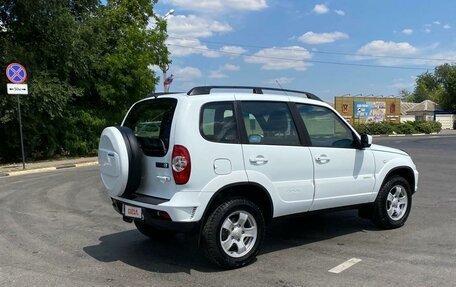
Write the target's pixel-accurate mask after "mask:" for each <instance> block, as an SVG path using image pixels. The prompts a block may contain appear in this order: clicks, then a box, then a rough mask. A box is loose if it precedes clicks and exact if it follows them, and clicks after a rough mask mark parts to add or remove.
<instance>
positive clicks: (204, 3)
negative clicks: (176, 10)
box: [164, 0, 268, 12]
mask: <svg viewBox="0 0 456 287" xmlns="http://www.w3.org/2000/svg"><path fill="white" fill-rule="evenodd" d="M164 2H165V3H168V4H171V5H173V6H177V7H180V8H182V9H189V10H196V11H216V12H223V11H226V10H244V11H257V10H261V9H264V8H267V7H268V5H267V3H266V0H166V1H164Z"/></svg>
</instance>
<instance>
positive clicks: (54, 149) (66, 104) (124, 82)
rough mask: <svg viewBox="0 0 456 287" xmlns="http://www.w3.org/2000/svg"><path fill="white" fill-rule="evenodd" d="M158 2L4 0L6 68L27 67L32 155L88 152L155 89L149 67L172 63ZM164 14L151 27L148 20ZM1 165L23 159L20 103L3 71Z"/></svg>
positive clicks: (1, 37) (2, 56) (0, 59)
mask: <svg viewBox="0 0 456 287" xmlns="http://www.w3.org/2000/svg"><path fill="white" fill-rule="evenodd" d="M155 3H156V1H152V2H151V1H150V0H111V1H108V2H107V3H106V4H105V5H103V4H101V3H100V1H98V0H0V24H1V27H0V28H1V29H0V46H1V47H2V48H1V50H0V70H1V73H4V69H5V67H6V66H7V64H8V63H10V62H13V61H17V62H20V63H22V64H25V66H26V68H27V70H28V73H29V76H30V79H29V81H28V84H29V91H30V95H28V96H24V97H22V99H21V102H22V104H23V106H22V107H23V113H22V114H23V122H24V136H25V146H26V152H27V156H28V157H29V158H30V157H33V158H42V157H51V156H59V155H69V156H76V155H87V154H92V153H94V152H95V151H96V148H97V143H98V136H99V134H100V132H101V130H102V128H103V127H105V126H107V125H112V124H118V123H120V121H121V119H122V115H123V114H124V113H125V111H126V110H127V109H128V107H129V106H130V105H131V104H132V103H133V102H134V101H136V100H138V99H140V98H142V97H144V96H146V95H147V94H148V93H150V92H151V91H153V90H154V87H155V85H156V84H157V77H156V76H155V75H154V73H153V72H152V71H151V70H150V69H149V68H148V67H149V66H150V65H157V64H158V63H162V62H169V60H168V50H167V48H166V45H165V44H164V41H165V40H166V36H167V35H166V23H165V21H159V19H158V17H156V15H155V14H154V13H153V7H154V4H155ZM154 18H155V19H157V25H155V26H154V28H148V24H149V19H154ZM0 85H1V88H0V93H1V94H0V138H2V139H6V140H3V141H2V142H1V143H0V162H2V161H11V160H16V159H18V158H19V152H20V149H19V146H20V145H19V136H18V127H17V119H16V115H17V108H16V106H17V103H16V98H15V97H14V96H10V95H6V80H5V77H4V76H3V75H0Z"/></svg>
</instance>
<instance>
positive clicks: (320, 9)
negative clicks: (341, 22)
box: [312, 4, 329, 14]
mask: <svg viewBox="0 0 456 287" xmlns="http://www.w3.org/2000/svg"><path fill="white" fill-rule="evenodd" d="M312 11H313V12H314V13H316V14H326V13H328V12H329V8H328V7H327V6H326V5H325V4H317V5H315V6H314V8H313V10H312Z"/></svg>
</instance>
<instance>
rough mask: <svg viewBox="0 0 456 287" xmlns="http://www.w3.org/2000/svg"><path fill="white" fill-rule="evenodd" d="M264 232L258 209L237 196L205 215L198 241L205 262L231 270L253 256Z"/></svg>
mask: <svg viewBox="0 0 456 287" xmlns="http://www.w3.org/2000/svg"><path fill="white" fill-rule="evenodd" d="M230 229H231V230H230ZM264 235H265V221H264V217H263V214H262V212H261V209H260V208H259V207H258V206H257V205H256V204H255V203H253V202H251V201H249V200H246V199H241V198H239V199H231V200H229V201H227V202H224V203H222V204H221V205H219V206H218V207H217V208H216V209H215V210H214V211H213V212H212V213H211V214H210V215H209V217H208V219H207V221H206V222H205V224H204V227H203V232H202V239H203V241H202V242H203V247H204V252H205V255H206V257H207V259H208V260H209V261H211V262H212V263H214V264H216V265H218V266H220V267H222V268H226V269H233V268H239V267H242V266H245V265H247V264H249V263H251V262H252V261H253V260H254V259H255V257H256V255H257V254H258V251H259V250H260V246H261V244H262V243H263V240H264ZM222 242H223V243H225V244H223V245H222ZM244 248H245V249H244Z"/></svg>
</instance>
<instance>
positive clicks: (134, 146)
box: [98, 127, 143, 197]
mask: <svg viewBox="0 0 456 287" xmlns="http://www.w3.org/2000/svg"><path fill="white" fill-rule="evenodd" d="M142 158H143V152H142V149H141V147H140V145H139V143H138V140H137V139H136V136H135V134H134V133H133V131H132V130H131V129H129V128H127V127H107V128H105V129H104V130H103V132H102V133H101V136H100V143H99V145H98V162H99V166H100V176H101V180H102V182H103V185H104V186H105V188H106V190H107V191H108V193H109V195H110V196H111V197H116V196H123V197H126V196H128V195H130V194H131V193H133V192H135V191H136V190H137V189H138V187H139V186H140V184H141V176H142Z"/></svg>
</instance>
